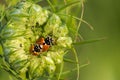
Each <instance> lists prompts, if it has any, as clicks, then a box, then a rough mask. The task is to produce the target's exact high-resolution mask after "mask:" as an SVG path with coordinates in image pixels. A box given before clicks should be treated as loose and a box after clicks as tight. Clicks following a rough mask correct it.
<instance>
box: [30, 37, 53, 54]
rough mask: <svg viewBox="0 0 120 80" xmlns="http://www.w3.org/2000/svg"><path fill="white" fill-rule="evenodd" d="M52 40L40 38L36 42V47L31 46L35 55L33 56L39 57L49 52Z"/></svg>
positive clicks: (31, 50)
mask: <svg viewBox="0 0 120 80" xmlns="http://www.w3.org/2000/svg"><path fill="white" fill-rule="evenodd" d="M52 41H53V40H52V38H50V37H47V38H40V39H38V40H37V41H36V43H35V44H34V45H31V48H30V52H32V53H33V55H39V54H40V53H41V52H45V51H48V49H49V48H50V47H51V45H52V44H53V43H52Z"/></svg>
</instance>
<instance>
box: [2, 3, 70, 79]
mask: <svg viewBox="0 0 120 80" xmlns="http://www.w3.org/2000/svg"><path fill="white" fill-rule="evenodd" d="M5 13H6V14H5V17H4V19H3V20H5V22H4V24H5V25H4V26H1V27H0V29H1V32H0V43H1V45H0V50H1V51H0V54H1V56H3V60H4V61H5V64H7V66H6V67H5V68H4V67H3V68H4V69H5V70H7V71H8V72H10V73H12V74H14V76H15V77H17V78H18V79H23V80H32V79H36V78H38V77H48V78H49V77H52V76H53V75H54V72H55V70H56V65H57V64H60V63H61V62H62V61H63V56H64V54H65V50H67V49H68V48H70V47H71V44H72V39H71V37H69V36H68V29H67V26H66V24H65V23H63V21H62V20H61V19H60V17H59V16H57V15H56V14H54V13H51V12H49V11H48V10H45V9H43V8H42V7H40V6H39V5H36V4H33V3H31V2H27V1H26V2H25V1H24V2H19V3H18V4H17V5H16V6H14V7H12V8H9V9H6V11H5ZM47 36H50V37H52V39H53V40H54V45H52V46H51V47H50V48H49V50H48V51H45V52H42V53H41V54H40V55H39V56H34V55H32V53H30V51H29V49H30V46H31V44H34V43H35V42H36V40H37V39H39V38H41V37H44V38H46V37H47ZM5 64H3V66H5Z"/></svg>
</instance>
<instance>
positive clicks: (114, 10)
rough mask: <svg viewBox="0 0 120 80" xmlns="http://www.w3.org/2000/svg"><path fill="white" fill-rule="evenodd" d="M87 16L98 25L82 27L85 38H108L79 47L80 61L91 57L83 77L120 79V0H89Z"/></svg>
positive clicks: (83, 71) (85, 17)
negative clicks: (88, 27)
mask: <svg viewBox="0 0 120 80" xmlns="http://www.w3.org/2000/svg"><path fill="white" fill-rule="evenodd" d="M84 19H85V20H87V21H88V22H89V23H91V24H92V25H93V26H94V28H95V30H94V31H90V30H89V29H87V28H86V27H84V26H85V25H83V26H82V27H81V30H80V33H81V35H82V36H83V37H84V38H85V39H94V38H100V37H107V39H106V40H103V41H100V42H96V43H91V44H86V45H83V46H80V47H79V48H80V50H79V53H80V55H79V59H80V61H81V62H82V61H84V60H85V59H86V58H88V60H89V61H90V65H88V66H87V67H85V68H83V69H81V71H80V80H120V0H87V1H86V3H85V14H84Z"/></svg>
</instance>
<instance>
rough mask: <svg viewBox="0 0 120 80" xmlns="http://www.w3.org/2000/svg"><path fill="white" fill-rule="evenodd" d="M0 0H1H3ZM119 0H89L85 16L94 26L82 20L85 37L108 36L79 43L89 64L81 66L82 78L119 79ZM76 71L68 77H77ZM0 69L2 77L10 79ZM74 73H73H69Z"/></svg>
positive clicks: (82, 54)
mask: <svg viewBox="0 0 120 80" xmlns="http://www.w3.org/2000/svg"><path fill="white" fill-rule="evenodd" d="M0 1H1V0H0ZM119 5H120V0H87V1H86V2H85V13H84V19H85V20H86V21H87V22H89V23H90V24H92V25H93V26H94V29H95V30H94V31H91V30H90V29H89V28H87V26H86V25H85V24H82V26H81V29H80V33H81V35H82V36H83V37H84V39H85V40H92V39H97V38H103V37H106V38H107V39H105V40H102V41H99V42H95V43H90V44H85V45H80V46H77V52H78V56H79V60H80V62H81V63H85V62H87V60H89V61H90V64H89V65H88V66H86V67H84V68H81V69H80V80H120V42H119V41H120V22H119V21H120V9H119V8H120V6H119ZM74 75H75V74H74V73H73V74H69V75H68V76H69V79H70V80H74V79H75V78H74ZM6 76H8V74H7V73H6V72H4V71H3V70H0V80H9V78H8V77H6ZM70 76H71V77H70Z"/></svg>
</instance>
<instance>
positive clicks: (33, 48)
mask: <svg viewBox="0 0 120 80" xmlns="http://www.w3.org/2000/svg"><path fill="white" fill-rule="evenodd" d="M42 49H43V45H39V44H34V45H33V44H32V45H31V48H30V52H31V53H33V55H39V54H40V53H41V52H42Z"/></svg>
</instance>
